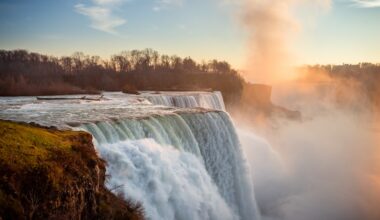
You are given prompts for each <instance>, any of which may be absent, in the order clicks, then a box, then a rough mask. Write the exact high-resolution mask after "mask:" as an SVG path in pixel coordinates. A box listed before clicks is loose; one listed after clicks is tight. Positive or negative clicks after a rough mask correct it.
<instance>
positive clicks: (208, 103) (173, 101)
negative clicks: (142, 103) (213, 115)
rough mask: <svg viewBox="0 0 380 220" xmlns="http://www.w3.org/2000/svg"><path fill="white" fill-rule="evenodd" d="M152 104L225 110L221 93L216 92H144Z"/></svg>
mask: <svg viewBox="0 0 380 220" xmlns="http://www.w3.org/2000/svg"><path fill="white" fill-rule="evenodd" d="M144 97H145V98H146V99H148V100H149V101H150V102H151V103H152V104H155V105H164V106H173V107H180V108H196V107H201V108H207V109H214V110H221V111H224V110H225V106H224V102H223V97H222V94H221V93H220V92H219V91H216V92H197V93H190V92H185V93H178V94H172V93H169V94H166V93H163V94H144Z"/></svg>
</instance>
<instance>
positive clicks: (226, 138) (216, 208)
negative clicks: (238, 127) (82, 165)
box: [82, 111, 259, 220]
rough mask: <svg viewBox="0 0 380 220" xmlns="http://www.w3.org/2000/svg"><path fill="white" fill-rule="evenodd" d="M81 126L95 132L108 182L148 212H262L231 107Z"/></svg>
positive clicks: (250, 215) (192, 215)
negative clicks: (105, 164) (229, 109)
mask: <svg viewBox="0 0 380 220" xmlns="http://www.w3.org/2000/svg"><path fill="white" fill-rule="evenodd" d="M82 128H83V129H85V130H87V131H88V132H90V133H92V134H93V136H94V138H95V140H96V143H97V148H98V151H99V152H100V154H101V156H102V157H103V158H104V159H105V160H107V162H108V164H109V167H108V172H109V174H110V176H111V180H110V182H109V184H110V185H109V187H110V188H114V187H117V186H120V189H118V190H119V191H120V190H121V192H123V193H125V195H127V196H129V198H132V199H134V200H136V201H139V202H142V203H143V206H144V207H145V208H146V211H147V214H148V217H149V218H151V219H246V220H248V219H259V217H258V216H259V214H258V210H257V207H256V202H255V199H254V193H253V187H252V183H251V178H250V176H249V175H250V172H249V170H248V168H247V165H246V162H245V159H244V158H243V154H242V151H241V147H240V143H239V140H238V138H237V135H236V132H235V128H234V126H233V124H232V122H231V120H230V118H229V116H228V114H227V113H226V112H223V111H218V112H216V111H215V112H207V113H181V114H174V113H173V114H170V115H155V116H150V117H146V118H140V119H121V120H117V121H109V122H97V123H87V124H84V125H82ZM221 210H223V211H221ZM236 216H238V217H239V218H237V217H236Z"/></svg>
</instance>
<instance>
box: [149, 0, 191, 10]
mask: <svg viewBox="0 0 380 220" xmlns="http://www.w3.org/2000/svg"><path fill="white" fill-rule="evenodd" d="M183 2H184V0H156V5H155V6H154V7H153V10H154V11H161V10H163V9H167V8H169V7H172V6H181V5H182V4H183Z"/></svg>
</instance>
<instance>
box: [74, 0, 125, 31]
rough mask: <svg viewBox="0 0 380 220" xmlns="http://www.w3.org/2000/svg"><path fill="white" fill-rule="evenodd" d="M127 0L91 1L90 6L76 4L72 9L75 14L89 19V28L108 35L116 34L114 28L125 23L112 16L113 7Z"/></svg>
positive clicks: (121, 19)
mask: <svg viewBox="0 0 380 220" xmlns="http://www.w3.org/2000/svg"><path fill="white" fill-rule="evenodd" d="M126 1H127V0H93V1H92V2H93V5H92V6H86V5H84V4H77V5H75V6H74V9H75V11H76V12H77V13H79V14H82V15H85V16H87V17H88V18H90V20H91V27H92V28H94V29H96V30H100V31H104V32H106V33H110V34H117V31H116V28H117V27H119V26H121V25H123V24H125V23H126V22H127V21H126V20H125V19H123V18H120V17H118V16H115V15H114V14H113V9H114V6H115V5H117V4H122V3H124V2H126Z"/></svg>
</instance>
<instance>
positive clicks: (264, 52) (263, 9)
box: [238, 0, 330, 83]
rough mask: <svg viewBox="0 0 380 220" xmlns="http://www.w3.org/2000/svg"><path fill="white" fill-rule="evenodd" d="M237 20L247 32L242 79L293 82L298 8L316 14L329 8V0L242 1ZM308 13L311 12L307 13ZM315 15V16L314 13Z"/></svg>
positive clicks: (299, 27)
mask: <svg viewBox="0 0 380 220" xmlns="http://www.w3.org/2000/svg"><path fill="white" fill-rule="evenodd" d="M240 2H241V4H240V9H239V11H238V17H239V20H240V21H241V24H242V27H243V28H244V30H245V31H246V32H247V33H248V37H247V42H246V46H247V48H248V51H247V60H246V66H245V73H244V77H245V78H246V79H247V80H248V81H251V82H256V83H274V82H278V81H283V80H289V79H293V75H292V74H290V73H292V71H291V70H292V69H293V68H294V66H295V64H296V63H297V62H296V57H297V54H296V53H295V51H294V50H293V49H292V48H293V47H294V46H293V45H294V41H295V40H296V39H297V36H299V35H300V33H301V32H302V25H301V22H300V21H299V20H298V18H297V17H296V15H295V14H296V10H297V9H298V8H299V7H303V6H309V7H311V8H316V9H317V11H318V10H321V11H324V10H325V9H328V8H329V7H330V0H271V1H261V0H241V1H240ZM309 14H310V13H309ZM316 15H317V14H316Z"/></svg>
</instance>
